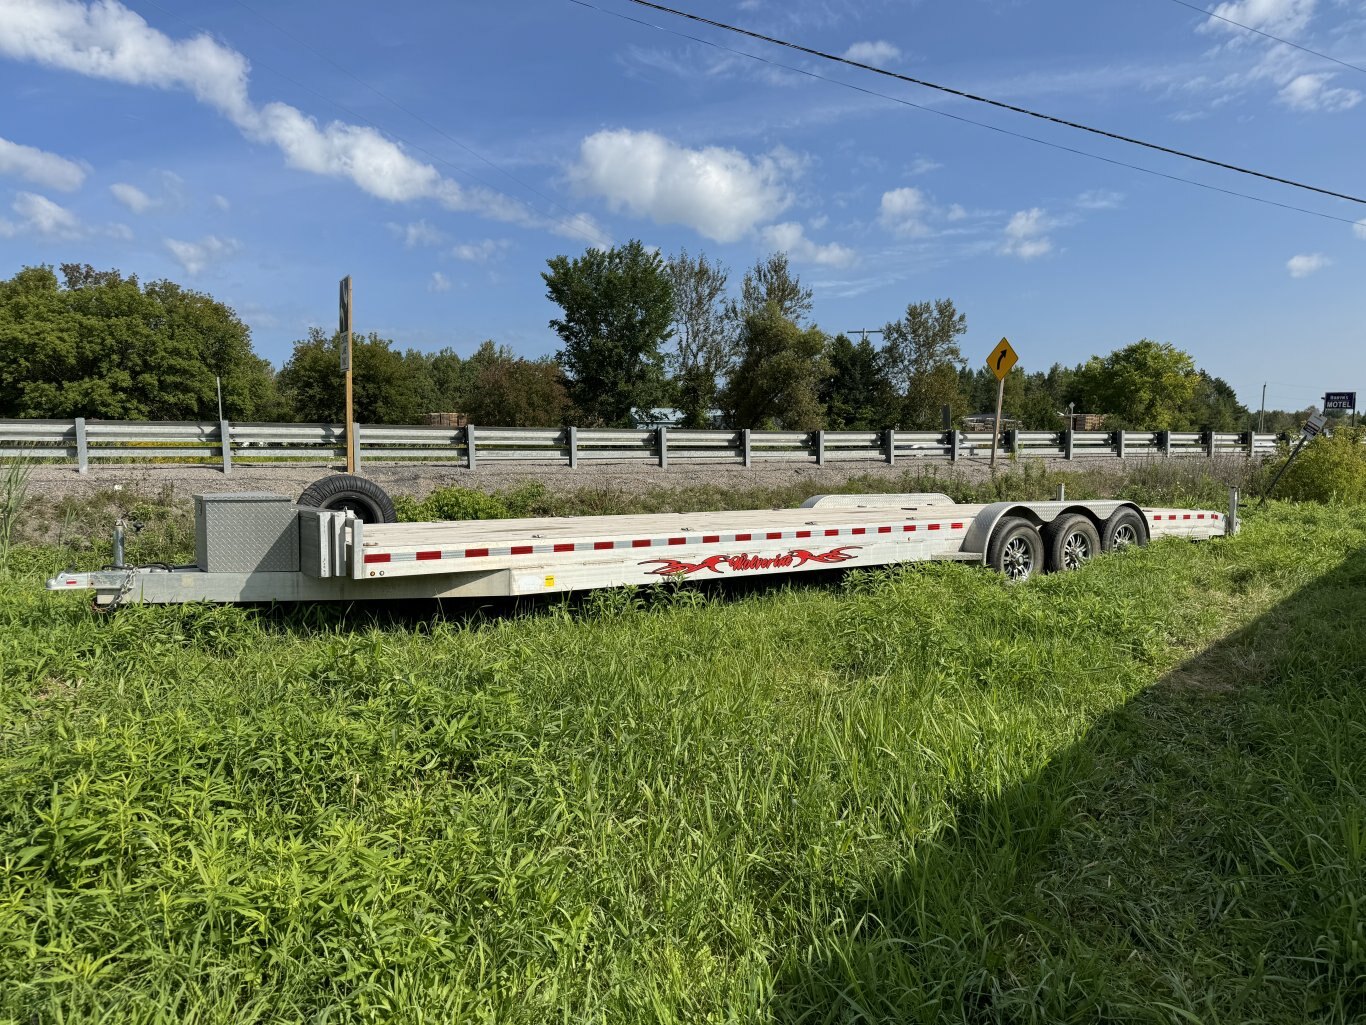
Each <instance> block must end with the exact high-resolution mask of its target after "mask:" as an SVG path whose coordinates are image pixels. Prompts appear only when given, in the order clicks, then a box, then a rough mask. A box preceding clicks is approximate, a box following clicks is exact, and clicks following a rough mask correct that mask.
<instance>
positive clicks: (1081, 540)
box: [1062, 531, 1091, 569]
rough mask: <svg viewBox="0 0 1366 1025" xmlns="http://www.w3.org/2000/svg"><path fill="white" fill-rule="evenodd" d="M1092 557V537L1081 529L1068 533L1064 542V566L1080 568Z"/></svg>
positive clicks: (1065, 567) (1064, 567)
mask: <svg viewBox="0 0 1366 1025" xmlns="http://www.w3.org/2000/svg"><path fill="white" fill-rule="evenodd" d="M1089 558H1091V539H1090V538H1088V537H1087V536H1086V535H1085V534H1083V533H1082V532H1081V531H1077V532H1076V533H1074V534H1069V535H1067V540H1065V541H1064V542H1063V544H1062V568H1063V569H1080V568H1081V565H1082V563H1084V562H1085V561H1086V560H1087V559H1089Z"/></svg>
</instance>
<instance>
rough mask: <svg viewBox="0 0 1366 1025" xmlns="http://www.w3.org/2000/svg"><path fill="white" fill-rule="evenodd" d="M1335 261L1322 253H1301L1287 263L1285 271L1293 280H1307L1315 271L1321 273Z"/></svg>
mask: <svg viewBox="0 0 1366 1025" xmlns="http://www.w3.org/2000/svg"><path fill="white" fill-rule="evenodd" d="M1332 262H1333V261H1332V260H1330V259H1328V257H1326V256H1324V255H1323V254H1322V253H1300V254H1299V255H1298V256H1292V257H1291V258H1290V259H1288V260H1286V261H1285V269H1286V270H1288V271H1289V272H1290V276H1291V277H1292V278H1307V277H1309V275H1310V274H1313V273H1314V272H1315V271H1321V270H1323V268H1325V267H1327V266H1328V265H1329V264H1331V263H1332Z"/></svg>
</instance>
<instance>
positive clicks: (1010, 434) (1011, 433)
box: [1001, 427, 1020, 458]
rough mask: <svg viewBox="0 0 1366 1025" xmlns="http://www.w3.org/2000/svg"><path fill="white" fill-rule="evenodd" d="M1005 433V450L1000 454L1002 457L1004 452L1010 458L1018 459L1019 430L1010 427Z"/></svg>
mask: <svg viewBox="0 0 1366 1025" xmlns="http://www.w3.org/2000/svg"><path fill="white" fill-rule="evenodd" d="M1005 433H1006V436H1005V448H1004V449H1003V450H1002V453H1001V454H1002V455H1004V454H1005V453H1006V452H1009V453H1010V454H1011V455H1012V456H1015V457H1017V458H1018V457H1019V455H1020V431H1019V428H1017V427H1011V428H1009V429H1008V430H1007V431H1006V432H1005Z"/></svg>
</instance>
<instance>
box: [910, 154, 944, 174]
mask: <svg viewBox="0 0 1366 1025" xmlns="http://www.w3.org/2000/svg"><path fill="white" fill-rule="evenodd" d="M943 166H944V165H943V164H941V163H940V162H939V161H938V160H931V159H930V158H929V157H916V158H915V159H914V160H912V161H911V166H910V167H908V168H906V173H907V174H929V173H930V172H931V171H938V170H939V169H940V168H941V167H943Z"/></svg>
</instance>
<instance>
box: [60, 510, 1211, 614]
mask: <svg viewBox="0 0 1366 1025" xmlns="http://www.w3.org/2000/svg"><path fill="white" fill-rule="evenodd" d="M195 522H196V530H195V536H196V546H195V548H196V551H195V564H194V565H193V566H189V567H180V568H167V567H162V566H150V567H134V566H122V565H116V566H113V567H110V568H107V569H105V570H102V571H99V572H95V573H62V574H60V575H59V576H57V577H55V578H53V579H51V580H49V581H48V583H47V586H48V588H49V589H50V590H64V591H65V590H81V589H87V590H93V591H94V592H95V601H96V603H97V604H98V605H102V606H112V605H120V604H126V603H133V602H148V603H175V602H191V601H209V602H317V601H357V600H362V601H363V600H374V599H384V598H460V597H495V596H515V595H531V594H550V593H557V592H566V591H579V590H589V589H593V588H602V587H618V586H622V585H626V584H645V583H652V582H659V581H661V580H722V579H730V578H737V577H750V576H765V575H776V574H789V573H802V572H810V571H813V570H822V569H830V568H832V567H844V568H857V567H867V566H887V565H892V564H896V563H903V562H923V561H930V560H951V561H960V562H975V563H983V564H986V565H989V566H992V567H993V568H994V569H997V570H999V571H1000V572H1003V573H1005V574H1007V575H1008V576H1010V577H1012V578H1014V579H1024V578H1026V577H1028V576H1031V575H1032V574H1034V573H1037V572H1040V571H1043V570H1067V569H1075V568H1077V567H1078V566H1080V565H1082V564H1083V563H1084V562H1086V561H1087V560H1088V559H1090V558H1092V557H1093V556H1095V555H1096V554H1098V553H1100V552H1102V551H1109V550H1111V549H1114V548H1122V547H1124V546H1125V545H1129V544H1146V543H1147V541H1148V540H1149V539H1150V538H1158V537H1166V536H1176V537H1185V538H1189V539H1192V540H1203V539H1206V538H1209V537H1213V536H1215V535H1217V534H1221V533H1226V532H1231V530H1229V527H1230V525H1231V523H1232V522H1233V521H1230V520H1229V519H1228V518H1227V517H1225V516H1223V515H1222V514H1220V513H1216V512H1209V511H1204V510H1189V509H1141V508H1139V507H1138V506H1136V505H1134V504H1133V503H1131V502H1121V501H1086V502H1062V501H1059V502H997V503H994V504H991V505H959V504H956V503H954V502H953V501H952V500H951V499H949V498H948V497H947V496H945V495H938V494H912V495H822V496H817V497H815V498H812V499H809V500H808V501H807V502H805V503H804V504H803V505H802V507H801V508H798V509H778V510H768V509H764V510H752V511H744V512H705V513H688V514H656V515H648V516H572V517H551V518H535V519H515V520H478V521H461V522H448V523H367V522H364V521H363V520H362V519H359V518H357V516H356V515H355V513H354V512H353V511H351V510H329V509H318V508H315V507H312V506H306V505H297V504H294V503H292V502H290V500H289V499H288V498H286V497H284V496H281V495H271V494H261V493H243V494H219V495H203V496H198V497H196V499H195ZM119 561H121V560H119V559H117V558H116V562H119Z"/></svg>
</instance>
